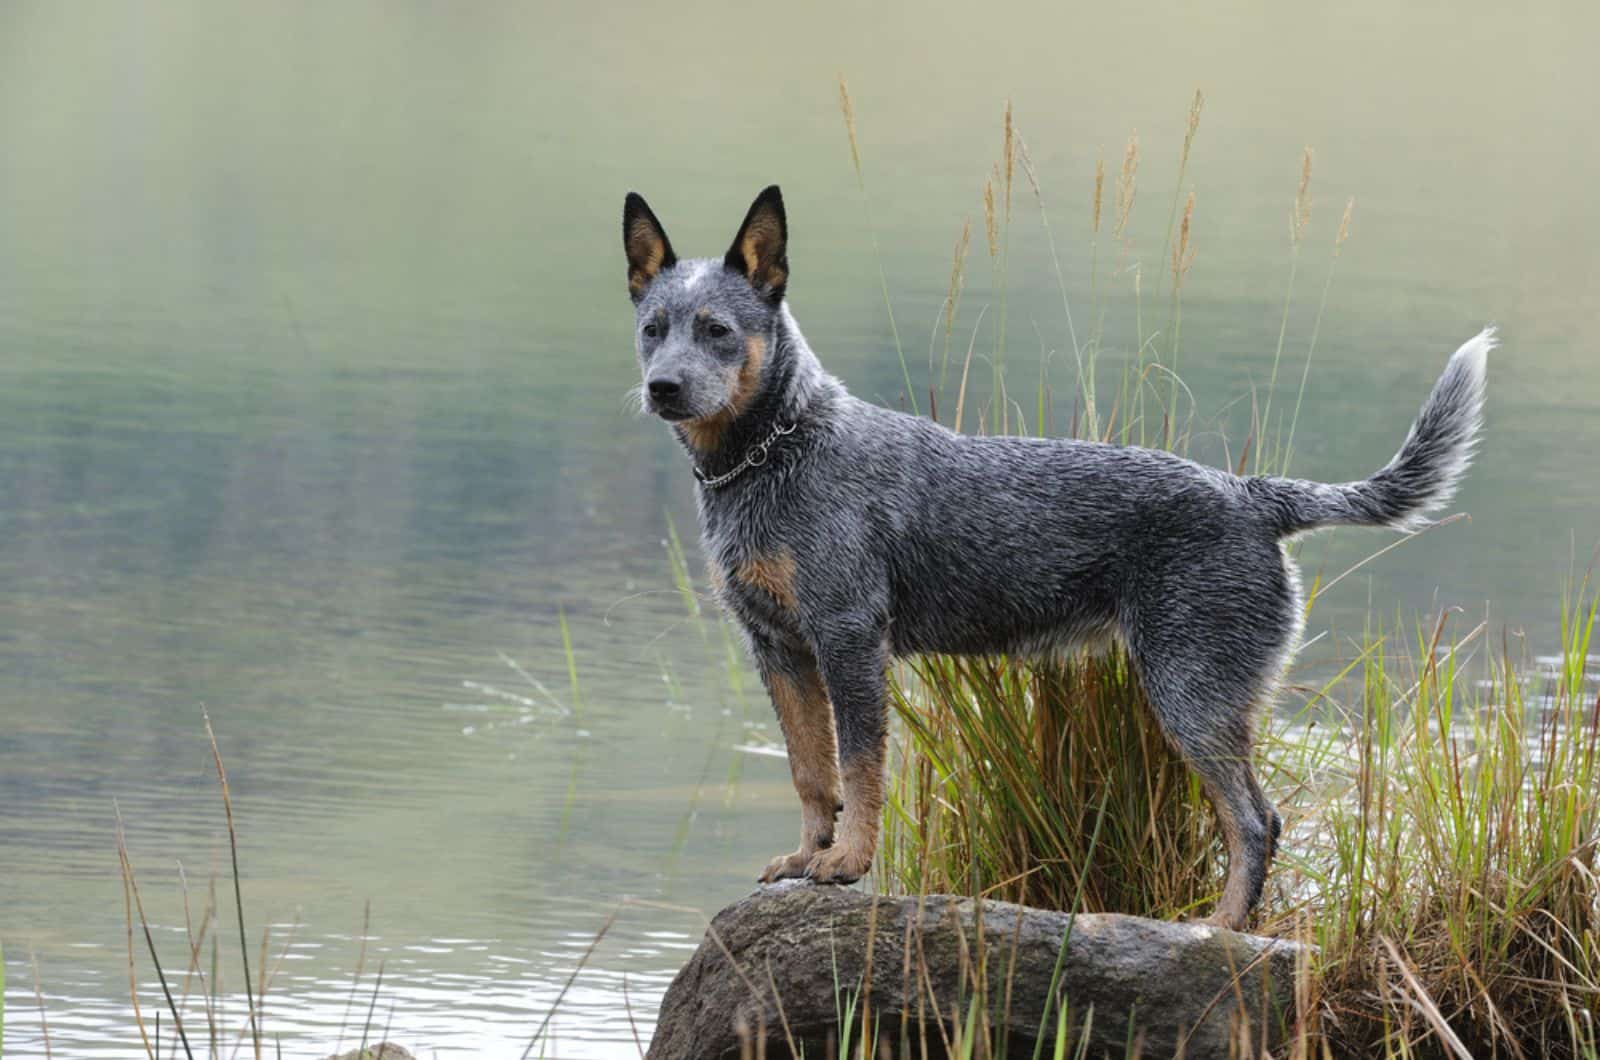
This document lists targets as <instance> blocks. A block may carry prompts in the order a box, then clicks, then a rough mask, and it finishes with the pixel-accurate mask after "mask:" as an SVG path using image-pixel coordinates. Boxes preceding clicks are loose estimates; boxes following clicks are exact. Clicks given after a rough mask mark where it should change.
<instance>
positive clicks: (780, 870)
mask: <svg viewBox="0 0 1600 1060" xmlns="http://www.w3.org/2000/svg"><path fill="white" fill-rule="evenodd" d="M810 861H811V852H810V851H808V850H796V851H795V852H794V853H793V854H780V855H778V856H777V857H775V858H773V859H772V860H771V861H769V862H767V867H766V869H765V870H763V871H762V873H761V875H760V876H758V877H756V879H757V880H759V881H760V882H761V883H776V882H777V881H779V880H791V879H795V878H797V877H800V876H804V875H805V874H806V865H807V864H808V863H809V862H810Z"/></svg>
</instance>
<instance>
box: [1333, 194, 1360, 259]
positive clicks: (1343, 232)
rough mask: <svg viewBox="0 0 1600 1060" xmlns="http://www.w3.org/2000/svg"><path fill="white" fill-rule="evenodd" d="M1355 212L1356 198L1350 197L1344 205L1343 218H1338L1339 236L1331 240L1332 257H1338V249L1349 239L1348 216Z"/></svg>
mask: <svg viewBox="0 0 1600 1060" xmlns="http://www.w3.org/2000/svg"><path fill="white" fill-rule="evenodd" d="M1355 210H1356V197H1355V196H1354V195H1352V196H1350V201H1349V202H1347V203H1345V204H1344V216H1343V217H1341V218H1339V234H1338V235H1337V236H1335V237H1334V238H1333V256H1334V257H1338V256H1339V248H1341V247H1343V246H1344V241H1345V240H1347V239H1349V238H1350V216H1351V215H1352V214H1353V213H1355Z"/></svg>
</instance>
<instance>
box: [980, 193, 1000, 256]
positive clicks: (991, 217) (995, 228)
mask: <svg viewBox="0 0 1600 1060" xmlns="http://www.w3.org/2000/svg"><path fill="white" fill-rule="evenodd" d="M996 175H997V171H993V172H991V173H990V174H989V179H987V180H985V181H984V182H983V234H984V235H985V236H987V237H988V238H989V257H990V258H991V259H998V258H999V257H1000V226H999V222H998V221H997V220H996V218H995V208H994V182H995V177H996Z"/></svg>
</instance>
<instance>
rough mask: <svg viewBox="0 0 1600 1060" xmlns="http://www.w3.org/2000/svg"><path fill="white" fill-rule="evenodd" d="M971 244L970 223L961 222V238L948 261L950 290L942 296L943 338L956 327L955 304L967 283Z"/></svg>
mask: <svg viewBox="0 0 1600 1060" xmlns="http://www.w3.org/2000/svg"><path fill="white" fill-rule="evenodd" d="M971 242H972V221H971V219H970V218H969V219H967V220H965V221H962V222H961V237H960V238H959V239H957V240H956V251H955V254H954V255H953V256H952V258H951V260H950V288H949V290H947V291H946V292H945V296H944V334H945V338H946V339H948V338H949V337H950V333H951V331H952V330H954V328H955V326H956V304H957V303H958V302H959V301H960V300H961V291H962V289H963V288H964V287H965V286H966V282H967V268H966V266H967V247H968V246H969V245H970V244H971Z"/></svg>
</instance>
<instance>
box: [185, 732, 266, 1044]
mask: <svg viewBox="0 0 1600 1060" xmlns="http://www.w3.org/2000/svg"><path fill="white" fill-rule="evenodd" d="M200 716H201V717H202V718H204V719H205V723H206V736H207V738H209V739H210V740H211V760H212V761H213V762H215V763H216V766H217V782H218V783H219V784H220V785H221V786H222V811H223V813H224V814H225V815H226V816H227V819H228V853H229V854H230V856H231V857H232V859H233V902H234V908H235V909H237V910H238V913H239V960H240V961H241V962H243V964H244V998H245V1005H246V1007H247V1008H248V1010H249V1013H250V1038H251V1041H252V1043H253V1044H254V1046H255V1055H256V1060H261V1024H260V1022H259V1021H258V1020H257V1018H256V1000H255V995H254V994H253V993H252V991H251V985H250V942H249V939H248V938H246V937H245V931H244V890H243V888H242V887H241V886H240V883H239V835H238V832H237V831H236V830H235V829H234V827H233V797H232V796H231V795H230V794H229V793H228V773H227V770H225V769H223V768H222V752H221V751H220V750H219V749H218V748H217V734H216V732H215V730H213V729H212V728H211V714H210V712H208V711H204V710H202V711H201V712H200Z"/></svg>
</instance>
